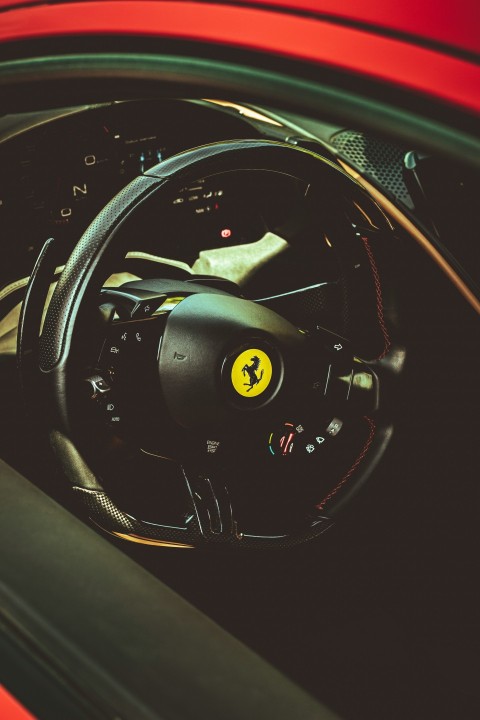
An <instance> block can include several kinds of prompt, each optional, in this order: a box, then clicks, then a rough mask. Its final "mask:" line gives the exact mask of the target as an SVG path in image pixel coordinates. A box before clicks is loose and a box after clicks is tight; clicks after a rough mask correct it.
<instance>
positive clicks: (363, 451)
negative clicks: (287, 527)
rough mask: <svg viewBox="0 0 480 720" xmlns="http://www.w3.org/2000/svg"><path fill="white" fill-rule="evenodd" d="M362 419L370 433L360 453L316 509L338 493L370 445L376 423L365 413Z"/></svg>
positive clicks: (320, 507) (323, 506)
mask: <svg viewBox="0 0 480 720" xmlns="http://www.w3.org/2000/svg"><path fill="white" fill-rule="evenodd" d="M364 420H366V421H367V423H368V425H369V427H370V433H369V435H368V438H367V441H366V443H365V445H364V446H363V448H362V451H361V453H360V455H359V456H358V457H357V459H356V460H355V462H354V463H353V465H352V467H351V468H350V470H349V471H348V472H347V473H346V474H345V475H344V476H343V478H342V479H341V480H340V482H339V483H338V484H337V485H335V487H334V488H333V489H332V490H330V492H329V493H328V495H327V496H326V497H324V499H323V500H322V502H321V503H319V504H318V505H315V507H316V508H317V510H323V509H324V508H325V505H326V504H327V502H328V501H329V500H331V499H332V498H333V497H334V496H335V495H336V494H337V493H338V491H339V490H340V488H342V487H343V486H344V485H345V483H346V482H347V481H348V480H349V479H350V478H351V477H352V475H353V473H354V472H355V471H356V470H357V468H358V466H359V465H360V463H361V462H362V460H363V458H364V457H365V455H366V454H367V453H368V451H369V450H370V446H371V444H372V442H373V438H374V437H375V431H376V425H375V422H374V421H373V420H372V418H369V417H367V416H366V415H365V416H364Z"/></svg>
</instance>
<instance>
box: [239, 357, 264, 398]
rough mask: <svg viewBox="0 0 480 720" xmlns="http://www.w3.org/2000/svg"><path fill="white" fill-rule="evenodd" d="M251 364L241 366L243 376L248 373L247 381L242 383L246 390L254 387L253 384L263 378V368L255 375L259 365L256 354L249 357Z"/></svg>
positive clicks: (248, 390) (256, 383)
mask: <svg viewBox="0 0 480 720" xmlns="http://www.w3.org/2000/svg"><path fill="white" fill-rule="evenodd" d="M250 361H251V363H252V364H251V365H247V364H246V363H245V365H244V366H243V368H242V375H243V377H245V375H248V378H249V382H245V383H243V384H244V385H247V392H250V390H251V389H252V388H253V387H255V385H258V384H259V382H260V380H261V379H262V378H263V370H262V371H261V372H260V377H259V376H258V375H257V370H258V368H259V367H260V358H259V357H258V355H254V356H253V357H252V358H250Z"/></svg>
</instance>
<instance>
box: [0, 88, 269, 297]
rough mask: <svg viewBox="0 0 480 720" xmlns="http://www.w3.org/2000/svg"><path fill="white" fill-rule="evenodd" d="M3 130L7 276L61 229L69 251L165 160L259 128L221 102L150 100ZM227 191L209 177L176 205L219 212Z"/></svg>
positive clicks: (0, 193) (0, 209)
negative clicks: (119, 196) (113, 202)
mask: <svg viewBox="0 0 480 720" xmlns="http://www.w3.org/2000/svg"><path fill="white" fill-rule="evenodd" d="M1 134H2V123H1V120H0V137H1ZM3 134H4V139H3V141H2V142H1V143H0V237H1V238H2V240H1V241H0V242H3V244H4V248H5V247H6V246H7V244H8V253H4V256H3V257H2V264H1V265H2V267H1V270H0V285H1V284H4V283H6V282H9V281H11V280H12V279H15V278H18V277H20V276H21V275H22V274H23V275H25V274H28V273H29V272H30V270H31V268H32V266H33V263H34V261H35V258H36V256H37V255H38V252H39V250H40V248H41V246H42V244H43V242H44V241H45V240H46V239H47V238H48V237H52V236H53V237H56V238H58V239H59V240H60V241H61V243H62V244H64V246H65V256H64V257H65V258H66V257H68V255H69V253H70V252H71V250H72V248H73V246H74V245H75V243H76V242H77V241H78V239H79V238H80V236H81V234H82V233H83V231H84V230H85V229H86V227H87V226H88V225H89V223H90V222H91V221H92V219H93V218H94V217H95V215H96V214H97V213H98V212H99V210H100V209H101V208H102V207H103V206H104V205H105V204H106V203H107V202H108V201H109V200H110V199H111V198H112V197H113V196H114V195H115V194H116V193H117V192H118V191H119V190H120V189H121V188H122V187H124V186H125V185H126V184H127V183H128V182H129V181H130V180H132V179H133V178H134V177H136V176H137V175H139V174H140V173H142V172H145V171H146V170H148V169H149V168H151V167H153V166H154V165H156V164H157V163H159V162H161V161H162V160H163V159H165V158H167V157H169V156H171V155H174V154H175V153H177V152H180V151H181V150H185V149H188V148H190V147H195V146H198V145H203V144H206V143H209V142H214V141H219V140H224V139H230V138H236V137H254V136H258V134H259V133H258V131H257V130H256V129H255V128H254V127H253V126H252V125H251V124H250V123H248V122H246V121H245V120H243V119H240V118H239V117H237V116H234V115H233V114H229V113H228V112H225V111H224V110H223V109H221V108H218V107H214V106H207V105H205V104H203V105H202V104H201V103H195V102H187V101H165V100H163V101H155V100H151V101H150V100H145V101H132V102H122V103H112V104H109V105H102V106H94V107H89V108H85V109H79V110H78V111H65V113H64V114H63V115H60V116H59V115H57V116H56V117H55V118H54V119H50V120H49V121H46V122H45V121H43V122H39V123H37V124H32V127H31V128H30V129H28V130H26V131H25V130H24V131H21V132H20V131H19V132H17V133H13V134H12V132H10V133H9V134H8V136H7V137H5V134H6V133H3ZM223 195H224V188H223V187H222V185H221V184H218V183H217V184H214V185H212V186H211V187H210V186H208V187H207V186H206V185H205V181H203V180H200V181H199V183H198V184H195V185H194V186H192V188H185V189H179V192H178V195H177V196H176V197H175V198H173V199H172V203H173V209H174V210H175V211H176V212H177V216H178V214H179V213H181V214H182V215H185V216H187V215H188V217H189V218H193V219H197V220H204V219H205V217H206V216H207V215H214V214H215V213H217V214H218V213H219V211H220V209H221V205H222V202H223V201H224V200H225V198H224V197H223ZM217 224H218V223H217ZM231 224H232V223H227V222H226V220H225V218H224V217H222V219H221V222H220V225H221V226H222V227H219V228H218V231H219V232H221V231H222V230H223V231H224V235H223V236H221V237H223V239H227V234H228V230H229V229H230V230H232V228H231V227H230V225H231ZM224 225H225V227H223V226H224ZM200 232H202V231H201V230H200ZM150 249H151V248H150ZM160 254H161V253H160Z"/></svg>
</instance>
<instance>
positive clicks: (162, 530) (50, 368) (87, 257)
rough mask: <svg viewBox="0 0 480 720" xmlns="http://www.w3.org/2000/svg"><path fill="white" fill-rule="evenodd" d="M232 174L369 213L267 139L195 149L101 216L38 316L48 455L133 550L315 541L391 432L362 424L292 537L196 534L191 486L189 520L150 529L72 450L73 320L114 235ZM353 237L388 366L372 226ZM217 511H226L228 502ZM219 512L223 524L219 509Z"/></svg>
mask: <svg viewBox="0 0 480 720" xmlns="http://www.w3.org/2000/svg"><path fill="white" fill-rule="evenodd" d="M239 169H244V170H270V171H274V172H281V173H286V174H289V175H292V176H293V177H298V178H301V179H302V180H304V181H306V182H308V183H311V184H313V185H315V186H316V188H317V191H323V192H324V193H325V195H326V197H328V198H332V199H333V198H335V197H337V196H348V197H349V199H352V198H357V200H359V202H360V203H362V204H363V205H365V204H367V206H372V205H373V202H372V201H371V199H370V198H369V197H368V195H367V194H366V193H365V191H364V190H363V189H362V188H361V187H360V186H359V185H358V184H357V183H356V182H355V181H354V180H352V179H351V178H350V177H349V176H348V175H346V174H345V173H344V172H343V171H342V170H341V169H339V168H338V166H336V165H335V164H334V163H332V162H331V161H329V160H326V159H325V158H323V157H321V156H319V155H316V154H315V153H313V152H311V151H310V150H304V149H301V148H294V147H292V146H290V145H286V144H283V143H276V142H272V141H266V140H251V141H237V142H227V143H216V144H213V145H209V146H204V147H201V148H196V149H194V150H190V151H187V152H184V153H181V154H180V155H177V156H175V157H172V158H170V159H168V160H166V161H163V162H162V163H160V164H159V165H157V166H156V167H154V168H152V169H151V170H150V171H148V172H147V173H146V174H145V175H142V176H140V177H138V178H136V179H135V180H133V181H132V182H131V183H130V184H129V185H128V186H127V187H126V188H124V189H123V190H122V191H121V192H120V193H119V194H118V195H117V196H116V197H115V198H114V199H113V200H112V201H111V202H110V203H109V204H108V205H107V206H106V207H105V208H104V209H103V210H102V211H101V212H100V214H99V215H98V216H97V218H96V219H95V220H94V221H93V223H92V224H91V225H90V227H89V228H88V229H87V231H86V232H85V233H84V235H83V237H82V238H81V240H80V241H79V243H78V245H77V246H76V248H75V249H74V251H73V253H72V255H71V257H70V259H69V260H68V262H67V264H66V266H65V269H64V271H63V273H62V275H61V277H60V280H59V282H58V284H57V287H56V289H55V292H54V294H53V297H52V300H51V302H50V305H49V308H48V311H47V314H46V318H45V322H44V327H43V332H42V336H41V341H40V350H39V367H40V370H41V373H42V375H43V376H44V378H45V380H46V387H47V392H48V393H49V395H50V397H51V399H52V406H53V413H52V421H51V424H52V433H51V438H52V444H53V447H54V450H55V452H56V454H57V456H58V458H59V461H60V464H61V465H62V467H63V469H64V472H65V473H66V475H67V477H68V479H69V481H70V482H71V484H72V486H73V489H74V490H75V492H76V494H77V496H78V497H80V498H81V500H82V502H83V503H84V504H85V505H86V507H87V508H88V513H89V516H90V518H91V519H92V520H93V521H94V522H95V523H96V524H98V525H99V526H100V527H102V528H103V529H104V530H106V531H107V532H110V533H112V534H114V535H116V536H118V537H122V538H125V539H130V540H133V541H134V542H137V541H138V542H145V543H146V544H152V545H160V546H164V545H167V546H174V547H199V546H209V547H218V546H222V547H223V546H225V547H228V548H269V547H282V548H284V547H290V546H293V545H296V544H299V543H301V542H304V541H306V540H309V539H312V538H314V537H317V536H318V535H320V534H321V533H323V532H324V531H325V530H326V529H327V528H328V527H330V525H331V524H332V517H333V515H334V514H335V511H336V509H337V507H339V506H340V505H341V504H343V503H344V502H345V501H346V499H347V496H348V495H349V493H345V491H344V490H345V486H346V485H347V484H349V483H350V480H351V478H352V476H353V475H355V478H356V482H355V486H358V485H359V484H360V483H361V481H362V479H363V478H365V477H367V476H368V474H369V473H370V471H371V469H372V468H373V466H374V465H375V464H376V462H377V461H378V459H379V457H380V456H381V454H382V452H383V450H384V448H385V446H386V443H387V442H388V439H389V437H390V434H391V427H390V424H389V423H388V422H385V421H383V420H380V421H378V420H376V419H375V418H372V417H365V419H364V426H365V438H364V442H362V443H361V446H360V449H359V452H358V453H357V454H356V455H355V457H353V458H352V463H351V466H350V468H349V469H348V470H347V471H346V472H344V473H343V475H342V477H340V478H336V480H335V482H334V483H333V484H332V487H331V489H330V491H329V492H328V493H326V495H325V496H324V498H323V500H320V501H319V502H318V503H317V505H316V506H315V507H313V508H312V509H311V512H310V513H309V514H308V517H306V518H305V522H304V523H303V525H302V526H301V527H298V526H297V527H296V528H295V529H294V530H293V531H292V532H290V531H289V532H286V533H282V534H279V535H277V536H275V537H273V536H267V535H265V536H261V535H249V534H247V533H242V532H239V531H238V528H237V527H236V526H235V522H234V520H233V516H232V524H231V526H230V527H229V528H228V529H227V531H226V532H225V533H212V532H205V529H204V527H202V517H201V513H202V510H201V508H200V509H199V507H198V506H197V505H196V504H195V499H194V491H193V489H192V487H191V486H190V485H188V487H189V491H190V493H191V497H192V503H193V508H194V510H195V512H194V513H193V515H192V518H193V520H192V519H190V522H189V523H188V524H187V525H185V527H170V526H165V525H154V524H152V523H145V522H143V521H141V520H137V519H135V518H133V517H131V516H130V515H129V514H127V513H125V512H123V511H122V510H121V509H119V508H118V507H117V506H116V505H115V503H114V502H113V501H112V499H111V498H110V497H109V495H108V493H107V492H106V491H105V489H104V487H103V485H102V482H101V480H100V479H99V477H98V476H97V474H96V473H95V472H94V471H93V470H91V469H90V467H89V464H88V463H87V462H86V460H85V458H84V457H83V456H82V454H81V452H80V451H79V449H78V445H77V442H76V437H75V430H74V427H75V418H74V417H72V403H71V399H70V398H71V389H70V385H71V366H72V347H73V346H74V343H75V337H76V334H77V329H78V326H79V325H80V323H81V320H82V317H83V316H84V315H86V314H88V312H91V308H92V305H94V304H95V302H96V299H98V294H99V292H100V289H101V286H102V283H103V280H104V278H105V277H106V276H107V275H108V274H109V272H108V268H109V267H110V266H111V263H112V262H113V259H114V258H116V257H118V256H119V255H121V254H122V248H119V247H118V246H117V244H116V235H117V231H118V230H119V228H120V227H121V225H122V224H123V222H124V221H125V220H126V219H127V218H129V217H130V216H131V215H132V214H133V213H134V212H135V211H136V210H137V208H139V207H140V206H141V205H142V203H143V202H144V201H146V200H147V199H148V198H150V197H151V196H152V195H153V194H155V193H157V192H161V191H164V190H166V189H167V188H170V187H172V186H173V185H175V184H179V183H187V182H188V181H189V180H194V179H196V178H198V177H208V176H211V175H215V174H218V173H222V172H228V171H237V170H239ZM359 230H360V231H359V232H358V231H357V232H354V233H353V235H355V236H356V238H357V239H356V242H357V247H356V250H355V252H357V254H358V253H363V260H364V261H366V262H365V264H366V265H368V270H369V273H370V275H371V283H372V288H373V290H372V293H373V296H374V297H375V301H376V313H377V315H376V318H375V322H374V325H375V331H374V334H375V338H374V342H373V345H374V347H375V350H374V352H373V354H372V355H371V357H372V358H373V357H375V361H376V362H380V363H382V364H383V365H384V366H387V365H388V362H389V358H390V357H391V355H392V348H393V345H392V340H391V336H390V330H389V329H388V328H387V324H388V320H389V318H388V317H386V315H387V314H388V313H386V311H385V308H384V305H383V300H384V298H383V296H382V290H381V288H379V275H378V267H377V261H376V259H375V256H374V253H373V250H372V246H371V243H370V238H369V237H367V234H368V232H371V233H372V234H375V232H377V231H378V228H376V227H375V226H374V225H373V223H372V227H370V228H368V229H365V228H363V229H360V228H359ZM349 243H350V245H349ZM337 251H338V253H339V254H340V257H341V259H342V260H344V266H345V267H346V268H350V269H349V270H348V269H347V273H346V275H347V279H346V282H345V286H346V292H347V294H348V295H349V300H348V302H349V303H350V305H355V301H356V300H355V298H356V294H357V293H358V292H359V285H358V283H356V279H355V273H354V271H353V267H354V266H353V265H352V258H351V255H352V246H351V238H349V240H348V241H346V242H345V246H344V247H342V246H341V244H340V246H339V247H338V248H337ZM349 273H350V276H349ZM97 305H98V300H97ZM187 484H188V482H187ZM215 499H216V498H215ZM225 504H226V505H227V506H228V504H229V501H228V496H227V497H226V498H225ZM226 512H227V514H226V520H227V523H228V521H229V514H228V508H227V511H226ZM203 525H204V523H203Z"/></svg>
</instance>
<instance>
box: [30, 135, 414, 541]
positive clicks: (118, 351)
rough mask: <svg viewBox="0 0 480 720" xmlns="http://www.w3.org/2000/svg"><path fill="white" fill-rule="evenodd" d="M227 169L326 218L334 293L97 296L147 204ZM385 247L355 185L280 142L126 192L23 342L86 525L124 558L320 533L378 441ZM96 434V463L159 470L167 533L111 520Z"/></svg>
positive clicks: (151, 290)
mask: <svg viewBox="0 0 480 720" xmlns="http://www.w3.org/2000/svg"><path fill="white" fill-rule="evenodd" d="M241 170H248V171H257V170H258V171H268V172H270V173H272V172H275V173H282V174H285V175H289V176H291V177H293V178H298V179H300V180H301V181H303V182H304V183H305V185H306V187H308V193H307V195H306V198H305V207H304V208H303V210H302V213H301V215H302V221H303V219H304V217H307V216H308V215H309V214H311V215H316V216H317V217H318V216H319V215H323V216H324V217H325V218H326V222H327V225H328V226H329V228H330V229H331V231H329V234H328V236H327V235H325V237H321V238H319V242H326V243H327V244H328V247H329V249H330V251H331V252H332V253H333V254H334V256H335V262H336V263H337V265H338V268H339V272H338V277H337V278H335V279H334V280H333V281H330V282H324V283H321V282H319V283H318V284H317V285H315V286H314V287H310V288H307V289H304V290H303V291H302V292H299V293H295V292H293V293H286V294H284V295H282V296H275V297H270V298H264V299H263V300H261V301H255V300H248V299H245V298H244V297H242V296H241V291H240V289H239V288H238V287H236V286H235V285H234V284H233V283H225V282H222V281H221V280H220V279H218V278H213V277H205V276H201V277H197V278H196V277H192V280H191V281H186V280H172V279H162V278H158V279H147V280H138V281H133V282H128V283H126V284H124V285H122V286H121V287H119V288H103V289H102V285H103V283H104V281H105V278H106V277H108V275H110V274H111V272H112V268H113V267H114V265H115V263H116V262H117V261H118V260H119V259H121V258H122V257H124V256H125V251H126V249H127V248H125V246H124V242H125V241H124V240H122V239H121V238H122V237H123V236H124V235H125V233H124V232H122V233H120V232H119V231H120V229H121V228H122V227H123V228H124V227H125V226H127V225H128V227H129V228H130V232H134V229H135V222H136V221H135V218H137V217H138V213H142V211H143V210H144V208H145V207H146V206H147V205H148V204H149V203H152V202H155V203H156V202H157V201H158V200H159V199H160V198H161V197H162V196H163V197H167V196H169V193H171V192H172V191H173V190H174V189H175V188H178V187H187V186H188V185H189V183H191V182H192V181H194V180H196V179H197V178H199V177H202V178H205V177H211V176H214V175H218V174H220V173H226V172H238V171H241ZM266 177H267V178H268V175H266ZM389 242H390V243H391V242H392V229H391V226H390V225H389V224H388V222H387V221H386V219H385V218H384V217H383V215H382V213H381V212H380V211H379V208H378V207H377V206H376V205H375V203H374V202H373V201H372V199H371V198H370V197H369V196H368V195H367V194H366V192H365V191H364V190H363V189H362V188H361V186H360V185H359V184H357V183H356V182H355V181H354V180H352V179H351V178H350V177H349V176H348V175H347V174H345V173H344V172H343V171H342V170H341V169H340V168H339V167H338V166H337V165H336V164H335V163H334V162H331V161H330V160H327V159H325V158H324V157H322V156H321V155H318V154H316V153H314V152H312V151H310V150H307V149H302V148H299V147H293V146H290V145H286V144H283V143H277V142H271V141H267V140H247V141H236V142H222V143H216V144H212V145H208V146H204V147H200V148H196V149H193V150H189V151H186V152H183V153H181V154H179V155H176V156H174V157H171V158H170V159H167V160H165V161H163V162H161V163H160V164H159V165H157V166H156V167H154V168H153V169H151V170H149V171H148V172H146V173H145V174H144V175H141V176H140V177H137V178H136V179H135V180H133V181H132V182H131V183H130V184H129V185H127V186H126V187H125V188H124V189H123V190H122V191H121V192H120V193H119V194H118V195H117V196H116V197H115V198H114V199H113V200H112V201H111V202H109V204H108V205H107V206H106V207H105V208H104V209H103V210H102V211H101V212H100V214H99V215H98V216H97V218H96V219H95V220H94V221H93V222H92V224H91V225H90V227H89V228H88V229H87V230H86V232H85V233H84V235H83V237H82V238H81V240H80V241H79V243H78V244H77V246H76V247H75V249H74V250H73V252H72V254H71V256H70V258H69V260H68V262H67V264H66V266H65V268H64V270H63V272H62V274H61V276H60V279H59V281H58V284H57V286H56V289H55V291H54V294H53V296H52V299H51V301H50V304H49V307H48V311H47V313H46V317H45V321H44V326H43V331H42V334H41V338H40V344H39V357H38V362H39V368H40V371H41V375H42V377H43V379H44V386H45V392H46V394H47V397H48V399H49V405H50V408H51V412H50V420H49V422H50V426H51V428H52V431H51V441H52V444H53V447H54V450H55V452H56V454H57V457H58V459H59V462H60V464H61V466H62V468H63V470H64V472H65V474H66V476H67V478H68V479H69V481H70V483H71V485H72V487H73V490H74V492H75V493H76V495H77V496H78V498H79V499H80V501H81V502H82V503H84V505H85V506H86V508H87V510H88V515H89V517H90V518H91V520H92V521H93V522H94V523H96V524H97V525H98V526H100V527H101V528H103V529H104V530H105V531H107V532H108V533H111V534H114V535H115V536H117V537H120V538H124V539H127V540H131V541H134V542H141V543H142V542H143V543H146V544H150V545H159V546H171V547H187V548H188V547H196V548H198V547H208V548H220V547H223V548H226V549H232V550H233V549H234V550H238V549H242V548H254V549H257V548H258V549H260V548H272V547H279V548H286V547H290V546H293V545H296V544H298V543H301V542H304V541H307V540H310V539H313V538H316V537H317V536H319V535H320V534H321V533H323V532H324V531H325V530H326V529H327V528H328V527H330V526H331V525H332V522H333V518H334V516H335V514H336V512H337V511H338V509H339V508H340V507H341V506H342V505H343V504H344V503H345V502H346V501H347V500H348V499H349V498H350V497H351V495H352V494H353V492H354V490H356V489H357V488H358V487H359V485H360V484H361V483H362V481H363V480H364V479H365V478H366V477H367V476H368V474H369V473H370V472H371V470H372V468H373V466H374V465H375V463H376V462H377V461H378V459H379V457H380V456H381V454H382V452H383V450H384V448H385V446H386V443H387V441H388V438H389V437H390V434H391V420H390V417H389V405H391V402H390V401H389V395H390V396H391V386H392V384H393V382H392V378H394V377H395V374H396V371H397V370H398V368H399V366H400V364H401V363H400V361H399V357H400V356H401V352H400V351H399V346H398V342H397V341H396V340H395V342H394V339H393V335H394V334H395V326H394V325H395V322H394V321H395V307H394V305H393V304H392V303H390V304H389V303H387V302H386V298H385V295H384V286H383V277H382V272H383V270H382V263H384V256H388V254H389V252H390V246H388V247H387V244H388V243H389ZM387 272H388V268H387ZM35 274H37V275H38V273H34V276H35ZM387 286H390V281H389V280H388V279H387ZM327 306H328V308H327V309H328V311H329V312H328V313H327V314H325V313H324V312H323V311H324V310H325V307H327ZM322 313H323V315H322ZM335 313H336V314H335ZM24 314H28V309H26V310H24ZM322 317H323V318H326V317H328V318H337V319H336V320H335V321H334V320H332V325H335V327H325V326H324V324H325V323H323V324H322ZM346 336H348V339H347V337H346ZM360 358H362V359H360ZM103 432H105V437H108V438H109V442H110V447H112V446H115V443H117V445H119V444H120V445H121V444H122V443H129V444H130V445H135V444H136V445H137V446H139V447H140V446H141V447H142V448H145V447H147V448H148V452H149V453H150V455H152V456H155V457H157V458H158V462H159V463H161V462H163V463H167V462H170V463H171V462H172V461H173V462H175V463H177V465H178V467H179V468H181V472H182V476H183V481H184V483H185V487H186V489H187V493H186V504H185V509H184V513H183V514H182V522H180V523H178V524H177V525H175V526H173V525H169V524H162V523H161V521H160V522H151V521H148V522H147V521H145V520H143V519H142V518H141V517H134V516H133V515H132V514H131V513H130V512H129V509H128V508H125V507H119V506H118V504H117V503H116V502H115V501H114V500H113V499H112V497H111V493H109V492H107V489H106V487H105V485H104V482H103V481H102V472H101V471H98V470H97V469H96V468H95V452H96V451H97V450H98V445H99V444H100V443H101V440H99V439H98V438H100V437H101V438H103ZM92 436H94V440H95V441H96V445H95V442H94V443H93V444H94V445H95V447H96V449H92ZM119 438H120V440H119ZM161 458H168V459H164V460H162V459H161ZM132 490H133V488H132ZM133 492H134V490H133ZM249 523H250V524H249Z"/></svg>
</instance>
